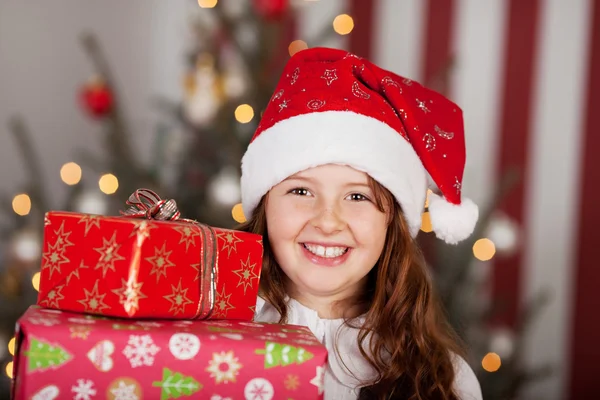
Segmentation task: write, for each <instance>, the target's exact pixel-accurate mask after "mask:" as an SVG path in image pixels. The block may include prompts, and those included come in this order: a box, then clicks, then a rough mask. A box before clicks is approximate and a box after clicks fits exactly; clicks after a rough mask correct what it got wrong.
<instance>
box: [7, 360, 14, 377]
mask: <svg viewBox="0 0 600 400" xmlns="http://www.w3.org/2000/svg"><path fill="white" fill-rule="evenodd" d="M6 375H7V376H8V377H9V378H10V379H12V377H13V363H12V361H9V362H8V364H6Z"/></svg>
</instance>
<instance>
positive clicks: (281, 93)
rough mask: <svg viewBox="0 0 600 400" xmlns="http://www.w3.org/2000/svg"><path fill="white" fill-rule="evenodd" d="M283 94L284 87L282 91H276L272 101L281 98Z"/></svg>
mask: <svg viewBox="0 0 600 400" xmlns="http://www.w3.org/2000/svg"><path fill="white" fill-rule="evenodd" d="M281 96H283V89H281V90H280V91H278V92H277V93H275V94H274V95H273V97H272V98H271V101H275V100H279V99H280V98H281Z"/></svg>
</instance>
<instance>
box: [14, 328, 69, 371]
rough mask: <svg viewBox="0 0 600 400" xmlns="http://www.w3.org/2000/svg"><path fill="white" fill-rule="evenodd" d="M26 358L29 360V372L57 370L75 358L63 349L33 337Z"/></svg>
mask: <svg viewBox="0 0 600 400" xmlns="http://www.w3.org/2000/svg"><path fill="white" fill-rule="evenodd" d="M25 356H26V357H27V359H28V360H29V363H28V369H29V372H34V371H43V370H46V369H49V368H52V369H55V368H58V367H60V366H61V365H63V364H65V363H66V362H67V361H69V360H71V359H72V358H73V356H72V355H71V354H70V353H69V352H68V351H66V350H65V349H64V348H63V347H61V346H59V345H57V344H50V343H48V342H45V341H43V340H42V339H36V338H33V337H32V338H31V341H30V342H29V349H28V350H26V351H25Z"/></svg>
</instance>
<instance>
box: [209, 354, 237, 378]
mask: <svg viewBox="0 0 600 400" xmlns="http://www.w3.org/2000/svg"><path fill="white" fill-rule="evenodd" d="M241 368H242V364H240V363H239V360H238V358H237V357H236V356H235V354H233V351H232V350H230V351H228V352H224V351H222V352H220V353H213V356H212V360H210V361H209V362H208V367H207V368H206V372H210V377H211V378H215V383H216V384H219V383H229V382H235V380H236V377H237V375H238V374H239V371H240V369H241Z"/></svg>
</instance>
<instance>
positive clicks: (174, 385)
mask: <svg viewBox="0 0 600 400" xmlns="http://www.w3.org/2000/svg"><path fill="white" fill-rule="evenodd" d="M152 386H154V387H160V388H162V391H161V395H160V400H168V399H178V398H180V397H181V396H191V395H192V394H194V393H196V392H197V391H199V390H200V389H202V384H200V383H199V382H198V381H196V380H195V379H194V378H192V377H191V376H184V375H183V374H181V373H179V372H174V371H171V370H170V369H169V368H164V369H163V378H162V381H155V382H152Z"/></svg>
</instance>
